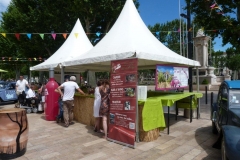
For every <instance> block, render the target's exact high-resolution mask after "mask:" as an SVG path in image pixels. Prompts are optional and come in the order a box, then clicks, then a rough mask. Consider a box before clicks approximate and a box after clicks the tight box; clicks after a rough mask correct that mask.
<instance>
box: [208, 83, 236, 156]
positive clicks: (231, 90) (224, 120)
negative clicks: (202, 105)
mask: <svg viewBox="0 0 240 160" xmlns="http://www.w3.org/2000/svg"><path fill="white" fill-rule="evenodd" d="M211 106H212V107H211V113H212V117H211V118H212V132H213V133H215V134H217V133H219V138H218V144H221V146H220V147H221V149H222V159H229V160H231V159H233V160H235V159H240V80H235V81H224V82H222V84H221V85H220V87H219V91H218V96H217V102H216V103H214V104H212V105H211ZM215 144H217V142H216V143H215Z"/></svg>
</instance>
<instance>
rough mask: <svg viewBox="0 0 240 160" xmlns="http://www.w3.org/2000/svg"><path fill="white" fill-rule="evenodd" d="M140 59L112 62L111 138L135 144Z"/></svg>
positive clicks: (109, 134)
mask: <svg viewBox="0 0 240 160" xmlns="http://www.w3.org/2000/svg"><path fill="white" fill-rule="evenodd" d="M137 70H138V59H136V58H134V59H124V60H116V61H112V62H111V76H110V87H111V93H110V113H109V130H108V131H109V132H108V138H109V140H113V141H116V142H120V143H123V144H127V145H128V146H132V147H134V146H135V137H136V109H137V81H138V77H137Z"/></svg>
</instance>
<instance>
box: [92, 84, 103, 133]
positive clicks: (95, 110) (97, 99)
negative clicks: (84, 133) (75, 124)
mask: <svg viewBox="0 0 240 160" xmlns="http://www.w3.org/2000/svg"><path fill="white" fill-rule="evenodd" d="M101 85H102V82H101V81H98V82H97V87H96V88H95V92H94V97H95V99H94V105H93V116H94V117H95V126H94V131H95V132H98V131H100V128H99V127H100V126H99V123H100V117H101V116H99V110H100V105H101V94H100V92H99V87H100V86H101Z"/></svg>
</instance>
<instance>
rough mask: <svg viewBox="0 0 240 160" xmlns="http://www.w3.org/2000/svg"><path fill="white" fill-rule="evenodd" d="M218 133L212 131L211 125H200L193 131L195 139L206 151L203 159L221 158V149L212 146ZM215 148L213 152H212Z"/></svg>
mask: <svg viewBox="0 0 240 160" xmlns="http://www.w3.org/2000/svg"><path fill="white" fill-rule="evenodd" d="M217 138H218V135H215V134H213V133H212V127H211V126H208V127H201V128H198V129H197V130H196V132H195V139H196V141H197V143H198V144H199V146H200V147H201V148H202V149H203V150H204V151H205V152H206V154H207V156H206V157H204V158H203V160H219V159H221V150H218V149H215V148H212V145H213V144H214V143H215V142H216V140H217ZM213 150H215V151H214V152H212V151H213Z"/></svg>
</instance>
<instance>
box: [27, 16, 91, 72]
mask: <svg viewBox="0 0 240 160" xmlns="http://www.w3.org/2000/svg"><path fill="white" fill-rule="evenodd" d="M92 47H93V46H92V44H91V42H90V41H89V39H88V37H87V36H86V34H85V31H84V30H83V27H82V25H81V23H80V20H79V19H78V20H77V22H76V24H75V26H74V28H73V29H72V31H71V33H70V35H69V36H68V38H67V39H66V41H65V42H64V43H63V45H62V46H61V47H60V48H59V49H58V50H57V51H56V52H55V53H54V54H53V55H52V56H51V57H49V58H48V59H47V60H46V61H44V62H42V63H40V64H38V65H36V66H33V67H30V70H48V69H49V68H55V67H57V66H58V65H59V64H60V63H62V62H63V61H64V60H71V59H75V58H76V57H77V56H80V55H82V54H84V53H85V52H87V51H89V50H90V49H92ZM69 69H70V68H69V67H68V70H69Z"/></svg>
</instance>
